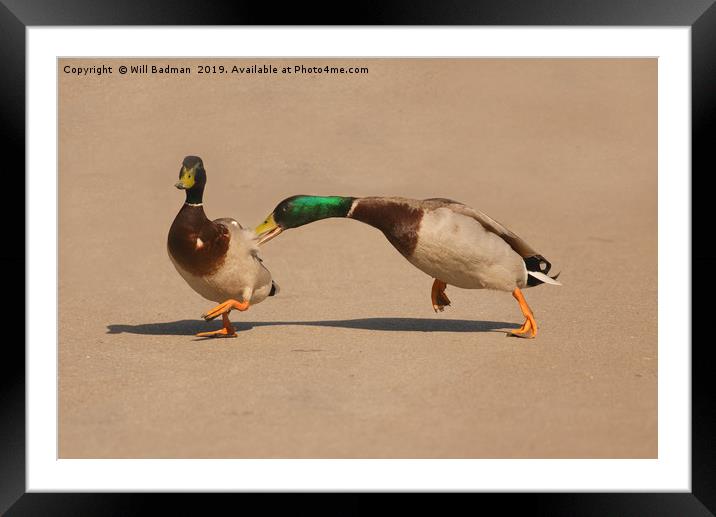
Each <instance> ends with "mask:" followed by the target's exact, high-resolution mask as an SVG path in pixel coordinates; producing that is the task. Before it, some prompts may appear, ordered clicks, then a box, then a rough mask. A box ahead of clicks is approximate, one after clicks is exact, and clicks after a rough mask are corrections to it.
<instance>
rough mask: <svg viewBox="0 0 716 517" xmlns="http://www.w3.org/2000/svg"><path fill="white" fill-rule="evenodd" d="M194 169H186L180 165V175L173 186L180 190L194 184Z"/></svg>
mask: <svg viewBox="0 0 716 517" xmlns="http://www.w3.org/2000/svg"><path fill="white" fill-rule="evenodd" d="M194 176H195V172H194V169H187V168H186V167H182V171H181V176H180V177H179V181H177V182H176V183H175V184H174V186H175V187H176V188H178V189H181V190H188V189H190V188H192V187H193V186H194Z"/></svg>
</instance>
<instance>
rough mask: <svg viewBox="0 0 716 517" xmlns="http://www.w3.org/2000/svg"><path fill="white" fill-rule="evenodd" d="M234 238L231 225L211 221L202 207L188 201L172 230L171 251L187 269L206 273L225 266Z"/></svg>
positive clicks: (197, 274)
mask: <svg viewBox="0 0 716 517" xmlns="http://www.w3.org/2000/svg"><path fill="white" fill-rule="evenodd" d="M230 240H231V234H230V232H229V230H228V228H226V227H224V226H223V225H221V224H216V223H213V222H211V221H210V220H209V219H208V218H207V217H206V214H205V213H204V209H203V208H202V207H201V206H191V205H187V204H185V205H184V206H183V207H182V209H181V210H180V211H179V213H178V214H177V216H176V217H175V218H174V222H173V223H172V226H171V228H170V229H169V235H168V237H167V250H168V252H169V254H170V255H171V257H172V259H173V260H174V261H176V263H177V264H179V265H180V266H181V267H182V268H183V269H184V270H186V271H187V272H189V273H191V274H192V275H195V276H206V275H210V274H211V273H213V272H215V271H216V270H217V269H219V268H220V267H221V266H222V265H223V263H224V260H225V258H226V251H227V250H228V249H229V241H230Z"/></svg>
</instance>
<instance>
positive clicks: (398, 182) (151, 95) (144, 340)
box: [59, 59, 657, 458]
mask: <svg viewBox="0 0 716 517" xmlns="http://www.w3.org/2000/svg"><path fill="white" fill-rule="evenodd" d="M269 62H271V61H270V60H260V59H257V60H250V61H248V62H247V61H243V62H240V61H231V60H223V61H215V62H211V63H210V64H214V65H218V64H224V65H227V66H229V67H230V66H232V65H233V64H239V65H242V66H243V65H245V64H247V63H248V64H251V63H260V64H263V63H269ZM296 62H298V63H305V64H316V62H310V61H309V60H298V61H281V60H278V61H273V63H274V64H277V65H278V66H282V65H286V64H290V65H293V64H295V63H296ZM103 63H104V64H111V65H113V66H115V67H116V66H118V65H120V64H122V63H127V64H129V60H125V61H115V60H104V61H102V60H82V61H80V60H61V61H60V95H61V103H60V192H59V195H60V214H59V222H60V224H59V231H60V250H59V259H60V264H59V267H60V270H59V271H60V276H59V282H60V285H59V317H60V320H59V321H60V328H59V345H60V346H59V364H60V367H59V388H60V392H59V393H60V395H59V404H60V422H59V424H60V425H59V429H60V435H59V447H60V456H61V457H63V458H170V457H172V458H173V457H176V458H269V457H271V458H276V457H282V458H310V457H313V458H334V457H341V458H616V457H619V458H643V457H656V455H657V378H656V372H657V355H656V353H657V324H656V321H657V319H656V317H657V314H656V308H657V305H656V300H657V284H656V274H657V248H656V245H657V198H656V193H657V191H656V189H657V183H656V170H657V169H656V167H657V155H656V130H657V119H656V77H657V75H656V71H657V64H656V60H566V59H565V60H532V61H526V60H467V59H461V60H358V61H353V62H349V61H348V60H346V61H338V62H335V61H334V62H332V63H334V64H336V63H337V64H343V65H346V66H347V65H350V64H358V65H361V66H368V67H369V69H370V72H369V74H367V75H342V76H331V75H320V76H319V75H299V76H296V75H291V76H289V75H280V74H277V75H270V76H269V75H253V76H247V75H242V76H234V75H227V74H224V75H221V74H217V75H208V76H207V75H198V74H196V65H197V64H198V63H200V62H197V61H187V62H184V63H183V64H185V65H188V64H191V65H193V66H194V73H193V74H192V75H190V76H166V75H165V76H159V75H136V74H135V75H126V76H121V75H118V74H116V73H115V74H112V75H103V76H100V77H97V76H87V77H77V76H73V75H69V74H64V73H61V70H62V67H63V66H64V65H65V64H70V65H73V66H77V65H84V66H91V65H95V64H103ZM141 63H150V64H151V63H152V62H150V61H141ZM166 63H168V62H165V61H162V62H158V63H157V62H155V64H166ZM201 63H207V61H206V60H203V61H201ZM133 64H138V63H137V62H135V63H133ZM172 64H173V65H175V66H179V65H181V64H182V63H177V62H173V63H172ZM322 64H325V62H324V63H322ZM115 70H116V68H115ZM188 154H197V155H199V156H201V157H202V158H203V159H204V163H205V165H206V169H207V174H208V186H207V191H206V195H205V203H206V211H207V214H208V215H209V217H212V218H218V217H225V216H231V217H235V218H236V219H238V220H239V221H241V222H242V223H243V224H244V225H246V226H254V225H255V224H257V223H259V222H260V221H261V220H262V218H263V217H264V216H265V215H266V214H267V213H268V212H269V211H270V210H271V209H272V208H273V207H274V205H275V204H276V202H278V201H279V200H281V199H283V198H284V197H286V196H288V195H291V194H298V193H306V194H343V195H355V196H358V195H402V196H407V197H417V198H424V197H449V198H454V199H458V200H460V201H463V202H465V203H467V204H469V205H472V206H474V207H476V208H478V209H480V210H483V211H485V212H486V213H488V214H490V215H491V216H492V217H494V218H495V219H497V220H499V221H501V222H503V223H504V224H506V225H507V226H508V227H510V228H511V229H513V230H514V231H515V232H516V233H518V234H519V235H521V236H522V237H523V238H525V240H527V241H528V242H529V243H530V244H532V245H533V246H534V247H536V248H537V249H538V250H539V251H540V252H541V253H542V254H544V255H545V256H546V257H548V258H549V259H550V260H551V261H552V263H553V265H554V269H553V271H559V270H561V271H562V276H561V277H560V279H561V280H562V281H563V282H564V286H563V287H552V286H540V287H538V288H535V289H529V290H527V291H526V292H525V295H526V297H527V300H528V302H529V303H530V304H531V306H532V307H533V309H534V311H535V314H536V317H537V321H538V323H539V324H540V334H539V336H538V337H537V339H535V340H531V341H530V340H522V339H517V338H507V337H506V336H505V333H504V332H502V331H500V329H510V328H516V327H517V326H519V324H521V323H522V316H521V313H520V311H519V307H518V305H517V303H516V302H515V301H514V300H513V298H512V297H511V296H510V295H509V294H507V293H500V292H490V291H468V290H461V289H457V288H448V291H447V292H448V295H449V296H450V298H451V299H452V302H453V305H452V307H450V308H448V309H447V310H446V312H445V313H442V314H437V315H436V314H435V313H433V311H432V308H431V305H430V286H431V283H432V280H431V279H430V278H428V277H427V276H426V275H424V274H423V273H421V272H420V271H418V270H417V269H414V268H413V267H412V266H411V265H409V264H408V263H407V262H406V261H405V260H404V259H403V258H402V257H401V256H400V255H399V254H398V253H397V252H396V251H395V250H394V249H393V248H392V247H391V246H390V245H389V244H388V242H387V241H386V240H385V239H384V237H383V236H382V235H381V234H380V233H379V232H378V231H377V230H374V229H373V228H370V227H368V226H365V225H362V224H360V223H357V222H355V221H347V220H337V219H336V220H327V221H321V222H319V223H316V224H314V225H311V226H307V227H304V228H301V229H297V230H293V231H290V232H287V233H285V234H284V235H282V236H281V237H279V238H278V239H276V240H275V241H272V242H271V243H269V244H268V245H266V246H265V247H264V248H263V258H264V260H265V264H266V265H267V266H268V267H269V269H270V270H271V271H272V273H273V275H274V278H275V280H276V281H277V282H278V283H279V284H280V286H281V289H282V290H281V292H280V294H279V296H276V297H274V298H270V299H268V300H267V301H265V302H263V303H261V304H259V305H257V306H255V307H253V308H252V309H251V310H250V311H248V312H246V313H242V314H236V313H233V314H232V319H233V321H234V322H235V323H236V325H237V327H238V328H239V329H240V331H241V332H240V335H239V337H238V338H236V339H223V340H199V339H196V338H195V337H194V336H193V334H194V333H196V332H199V331H202V330H209V329H213V328H218V327H219V325H220V324H219V322H211V323H206V322H204V321H203V320H201V319H200V318H199V315H200V314H201V313H202V312H204V311H205V310H206V309H207V308H209V307H211V306H212V305H213V304H212V303H211V302H208V301H206V300H204V299H202V298H201V297H200V296H199V295H197V294H196V293H194V292H193V291H192V290H191V289H190V288H189V287H188V286H187V285H186V284H185V283H184V281H183V280H182V279H181V278H180V277H179V275H178V274H177V273H176V271H175V270H174V268H173V266H172V265H171V263H170V261H169V258H168V256H167V252H166V236H167V232H168V229H169V226H170V224H171V222H172V220H173V218H174V216H175V214H176V212H177V211H178V210H179V208H180V206H181V204H182V203H183V193H181V192H178V191H177V190H176V189H174V188H173V186H172V185H173V183H174V182H175V181H176V179H177V175H178V171H179V167H180V164H181V161H182V158H183V157H184V156H185V155H188Z"/></svg>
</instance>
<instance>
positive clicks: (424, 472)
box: [26, 27, 691, 492]
mask: <svg viewBox="0 0 716 517" xmlns="http://www.w3.org/2000/svg"><path fill="white" fill-rule="evenodd" d="M58 56H107V57H109V56H212V57H213V56H216V57H219V56H229V57H231V56H285V57H292V56H295V57H308V56H313V57H318V56H338V57H340V56H363V57H366V56H400V57H402V56H484V57H503V56H510V57H545V56H560V57H570V56H573V57H587V56H590V57H617V56H622V57H637V56H638V57H643V56H647V57H658V58H659V76H658V77H659V173H658V174H659V178H658V181H659V199H658V202H659V278H658V287H659V309H658V312H659V347H658V354H659V355H658V365H659V366H658V383H659V409H658V410H659V415H658V422H659V459H658V460H57V459H56V458H57V442H56V437H57V405H56V397H57V385H56V372H57V358H56V354H55V353H54V350H55V348H54V346H53V345H56V342H57V340H56V331H57V319H56V308H57V307H56V300H52V299H49V300H48V298H47V286H52V285H57V271H56V269H55V268H51V267H47V263H48V262H47V261H48V258H49V257H54V256H56V249H57V234H56V224H51V223H52V222H53V221H56V220H57V217H56V214H57V197H56V194H57V184H56V175H55V170H56V156H57V127H56V116H57V108H56V107H57V102H56V101H57V98H56V95H57V93H56V92H57V89H56V85H57V62H56V59H57V57H58ZM27 78H28V81H27V94H28V95H27V100H28V111H27V122H28V128H27V129H28V130H27V144H28V146H27V167H28V174H27V189H28V190H27V192H28V198H27V201H28V203H27V211H28V212H27V223H28V224H27V231H28V234H27V246H28V249H27V252H28V253H27V257H28V266H29V275H28V280H27V286H28V296H27V302H26V303H27V308H30V307H35V308H36V307H38V306H41V307H42V308H43V325H37V326H30V325H28V328H27V334H26V335H27V396H28V410H27V447H28V449H27V489H28V491H31V492H34V491H64V490H67V491H79V490H81V491H100V490H101V491H141V490H160V491H165V490H166V491H174V490H199V491H231V490H273V489H277V490H278V489H281V490H422V489H433V490H479V491H502V490H520V491H582V490H589V491H620V490H625V491H628V490H637V491H662V490H675V491H690V487H691V478H690V445H691V444H690V423H691V410H690V408H691V397H690V395H691V393H690V379H691V374H690V362H691V349H690V344H691V339H690V328H691V322H690V299H691V297H690V286H689V282H688V281H685V280H684V279H688V278H689V277H690V276H689V271H690V269H691V260H690V249H691V243H690V240H689V235H690V234H691V232H690V215H689V207H690V194H689V192H690V179H689V178H690V167H691V163H690V144H691V138H690V136H691V134H690V122H691V121H690V86H691V85H690V28H688V27H674V28H650V27H648V28H595V27H589V28H511V27H510V28H508V27H499V28H497V27H494V28H464V27H461V28H360V29H359V28H346V29H338V28H237V27H233V28H174V27H172V28H160V29H157V28H135V27H132V28H127V27H122V28H62V27H51V28H45V27H29V28H28V31H27ZM674 271H678V272H679V274H678V275H673V274H672V275H671V276H669V275H668V274H667V273H668V272H674ZM53 301H54V302H55V306H54V307H53V306H48V304H49V303H51V302H53ZM667 345H668V346H667Z"/></svg>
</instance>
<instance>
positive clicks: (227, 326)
mask: <svg viewBox="0 0 716 517" xmlns="http://www.w3.org/2000/svg"><path fill="white" fill-rule="evenodd" d="M221 319H222V320H223V321H224V327H223V328H220V329H219V330H213V331H211V332H199V333H198V334H197V337H218V336H224V337H236V329H235V328H234V327H233V326H232V325H231V322H230V321H229V313H228V312H225V313H223V314H222V315H221Z"/></svg>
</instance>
